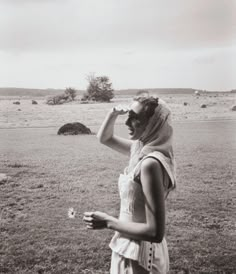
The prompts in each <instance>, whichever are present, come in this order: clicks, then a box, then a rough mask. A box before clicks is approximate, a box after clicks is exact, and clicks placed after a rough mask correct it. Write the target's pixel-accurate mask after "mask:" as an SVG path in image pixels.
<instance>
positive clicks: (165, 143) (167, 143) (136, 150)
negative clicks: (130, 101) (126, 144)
mask: <svg viewBox="0 0 236 274" xmlns="http://www.w3.org/2000/svg"><path fill="white" fill-rule="evenodd" d="M172 142H173V128H172V123H171V112H170V109H169V108H168V107H167V105H166V103H165V102H164V101H163V100H161V99H159V100H158V106H157V107H156V108H155V112H154V114H153V115H152V116H151V117H150V119H149V121H148V124H147V126H146V128H145V130H144V132H143V134H142V136H141V137H140V139H139V140H136V141H134V143H133V144H132V147H131V154H130V161H129V167H128V170H130V171H131V170H133V169H134V167H135V166H136V165H137V164H138V162H139V161H140V160H141V159H143V158H144V157H145V156H150V157H153V158H156V159H157V160H159V161H160V162H161V164H162V166H163V167H164V169H165V170H166V172H167V174H168V175H169V178H170V184H169V190H171V189H173V188H175V186H176V176H175V160H174V154H173V147H172Z"/></svg>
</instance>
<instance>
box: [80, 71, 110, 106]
mask: <svg viewBox="0 0 236 274" xmlns="http://www.w3.org/2000/svg"><path fill="white" fill-rule="evenodd" d="M87 80H88V82H89V85H88V88H87V91H86V93H85V94H84V96H83V98H82V100H93V101H100V102H110V100H111V99H112V98H113V97H114V93H113V92H114V90H113V88H112V83H110V79H109V78H108V77H107V76H101V77H95V76H94V75H89V76H88V77H87Z"/></svg>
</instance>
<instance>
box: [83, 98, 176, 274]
mask: <svg viewBox="0 0 236 274" xmlns="http://www.w3.org/2000/svg"><path fill="white" fill-rule="evenodd" d="M127 112H128V119H127V121H126V125H127V126H128V129H129V135H130V139H124V138H121V137H118V136H116V135H114V133H113V132H114V124H115V121H116V118H117V117H118V116H119V115H122V114H125V113H127ZM172 135H173V129H172V126H171V118H170V110H169V109H168V107H167V106H166V104H165V103H164V102H163V101H162V100H159V99H158V98H153V97H139V98H136V99H134V102H133V103H132V105H131V107H130V110H129V111H127V110H124V109H119V108H113V110H112V111H110V112H109V113H108V115H107V117H106V118H105V120H104V122H103V124H102V126H101V128H100V130H99V132H98V134H97V137H98V138H99V140H100V142H101V143H102V144H104V145H107V146H109V147H110V148H112V149H114V150H116V151H118V152H120V153H123V154H126V155H129V156H130V161H129V165H128V167H127V168H126V169H125V171H124V174H121V175H120V178H119V183H118V185H119V192H120V198H121V207H120V216H119V218H115V217H113V216H110V215H108V214H106V213H103V212H99V211H96V212H85V214H84V221H85V222H86V224H87V227H88V228H90V229H101V228H108V229H112V230H115V231H116V232H115V235H114V237H113V238H112V240H111V242H110V248H111V249H112V259H111V272H110V273H111V274H126V273H127V274H140V273H142V274H147V273H152V274H157V273H167V272H168V270H169V257H168V249H167V244H166V240H165V238H164V233H165V199H166V197H167V195H168V193H169V191H170V190H171V189H173V188H174V187H175V168H174V157H173V150H172Z"/></svg>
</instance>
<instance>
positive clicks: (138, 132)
mask: <svg viewBox="0 0 236 274" xmlns="http://www.w3.org/2000/svg"><path fill="white" fill-rule="evenodd" d="M125 124H126V125H127V126H128V130H129V135H130V139H131V140H138V139H139V138H140V137H141V136H142V134H143V132H144V130H145V128H146V126H147V124H148V118H147V116H146V115H145V112H144V109H143V105H142V104H141V103H139V102H138V101H134V102H133V103H132V105H131V107H130V111H129V112H128V119H127V120H126V122H125Z"/></svg>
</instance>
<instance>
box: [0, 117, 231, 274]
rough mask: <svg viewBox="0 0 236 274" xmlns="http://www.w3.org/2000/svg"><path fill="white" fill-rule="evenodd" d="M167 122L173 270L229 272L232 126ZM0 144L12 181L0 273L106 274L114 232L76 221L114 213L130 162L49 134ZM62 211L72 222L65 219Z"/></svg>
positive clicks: (3, 213)
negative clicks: (174, 176)
mask: <svg viewBox="0 0 236 274" xmlns="http://www.w3.org/2000/svg"><path fill="white" fill-rule="evenodd" d="M174 126H175V152H176V161H177V163H178V186H177V189H176V191H174V192H173V193H171V194H170V195H169V197H168V201H167V229H166V237H167V242H168V245H169V253H170V261H171V273H206V274H207V273H234V271H235V269H236V263H235V262H236V258H235V255H234V253H233V247H235V244H236V242H235V223H234V221H235V220H234V219H233V215H234V214H235V204H234V201H235V198H236V195H235V189H234V183H235V181H234V180H235V171H234V168H235V163H236V138H235V135H236V134H235V130H234V131H233V130H232V129H233V128H234V129H235V126H236V122H235V121H225V122H193V123H190V122H188V123H175V125H174ZM96 130H97V127H95V128H94V131H96ZM119 130H120V132H121V134H122V135H125V134H126V133H125V130H124V127H122V126H119ZM0 138H1V143H0V162H1V168H0V172H1V173H6V174H7V175H8V176H10V179H9V180H8V181H7V182H5V183H3V184H0V217H1V219H0V221H1V223H0V243H1V244H0V273H17V274H18V273H22V274H26V273H27V274H28V273H29V274H32V273H55V274H60V273H63V274H65V273H69V274H73V273H81V274H83V273H84V274H90V273H91V274H92V273H95V274H99V273H103V274H105V273H108V270H109V264H110V250H109V248H108V244H109V241H110V238H111V237H112V235H113V232H111V231H108V230H103V231H88V230H86V228H85V226H84V224H83V222H82V217H83V212H84V211H89V210H101V211H105V212H107V213H110V214H112V215H115V216H116V215H117V214H118V211H119V196H118V191H117V179H118V176H119V173H120V172H122V170H123V168H124V167H125V165H126V164H127V161H128V158H127V157H125V156H122V155H119V154H118V153H115V152H113V151H112V150H110V149H108V148H106V147H104V146H102V145H100V144H99V143H98V141H97V139H96V137H95V136H94V135H91V136H57V135H56V129H14V130H13V129H12V130H1V131H0ZM70 207H73V208H74V209H75V210H76V211H77V213H76V218H75V219H69V218H68V217H67V210H68V208H70Z"/></svg>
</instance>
